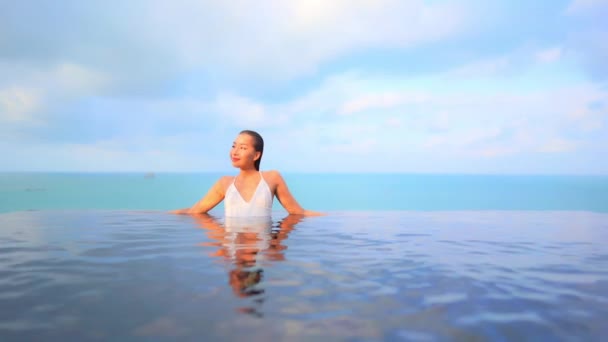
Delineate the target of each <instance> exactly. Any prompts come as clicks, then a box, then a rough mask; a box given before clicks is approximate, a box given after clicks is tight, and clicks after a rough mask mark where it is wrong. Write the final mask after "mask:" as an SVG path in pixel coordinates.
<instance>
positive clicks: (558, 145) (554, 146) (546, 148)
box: [538, 138, 579, 153]
mask: <svg viewBox="0 0 608 342" xmlns="http://www.w3.org/2000/svg"><path fill="white" fill-rule="evenodd" d="M578 145H579V143H577V142H576V141H572V140H566V139H562V138H556V139H552V140H550V141H547V142H546V143H544V144H542V145H541V146H539V148H538V151H539V152H546V153H560V152H569V151H573V150H574V149H576V147H577V146H578Z"/></svg>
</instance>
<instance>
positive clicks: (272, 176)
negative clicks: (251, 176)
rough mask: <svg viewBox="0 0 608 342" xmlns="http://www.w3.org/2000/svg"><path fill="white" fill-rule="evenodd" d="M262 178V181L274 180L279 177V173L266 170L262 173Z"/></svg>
mask: <svg viewBox="0 0 608 342" xmlns="http://www.w3.org/2000/svg"><path fill="white" fill-rule="evenodd" d="M262 176H264V179H268V178H270V179H276V178H278V177H281V173H280V172H279V171H277V170H268V171H262Z"/></svg>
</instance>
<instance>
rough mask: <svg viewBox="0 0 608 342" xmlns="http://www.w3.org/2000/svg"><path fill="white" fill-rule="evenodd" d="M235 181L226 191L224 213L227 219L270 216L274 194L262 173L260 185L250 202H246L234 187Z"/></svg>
mask: <svg viewBox="0 0 608 342" xmlns="http://www.w3.org/2000/svg"><path fill="white" fill-rule="evenodd" d="M235 180H236V177H234V180H233V181H232V184H230V186H229V187H228V190H226V196H225V197H224V209H225V210H224V211H225V216H226V217H259V216H270V215H271V212H272V199H273V196H272V193H271V192H270V187H269V186H268V184H267V183H266V181H265V180H264V177H263V176H262V173H261V172H260V182H259V183H258V186H257V188H256V189H255V192H254V193H253V196H252V197H251V199H250V200H249V202H245V200H244V199H243V197H242V196H241V194H240V193H239V191H238V190H237V189H236V186H234V181H235Z"/></svg>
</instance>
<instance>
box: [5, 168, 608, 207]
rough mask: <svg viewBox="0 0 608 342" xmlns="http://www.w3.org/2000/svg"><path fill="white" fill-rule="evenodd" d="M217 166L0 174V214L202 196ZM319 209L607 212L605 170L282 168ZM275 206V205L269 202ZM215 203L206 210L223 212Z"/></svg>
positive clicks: (168, 202) (188, 200) (175, 202)
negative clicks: (335, 170)
mask: <svg viewBox="0 0 608 342" xmlns="http://www.w3.org/2000/svg"><path fill="white" fill-rule="evenodd" d="M226 174H235V173H220V172H184V173H179V172H154V173H152V172H149V173H145V172H3V173H0V212H11V211H21V210H55V209H62V210H65V209H112V210H122V209H124V210H171V209H175V208H184V207H188V206H190V205H192V204H193V203H195V202H196V201H198V200H199V199H200V198H202V197H203V196H204V195H205V194H206V192H207V191H208V190H209V188H210V187H211V186H212V185H213V183H214V182H215V181H217V179H218V178H219V177H220V176H222V175H226ZM282 174H283V177H284V178H285V180H286V182H287V184H288V186H289V188H290V190H291V192H292V194H293V195H294V196H295V198H296V199H297V200H298V201H299V202H300V204H301V205H302V206H303V207H305V208H307V209H311V210H318V211H326V212H331V211H361V210H363V211H366V210H373V211H377V210H388V211H394V210H407V211H411V210H414V211H416V210H422V211H445V210H542V211H545V210H566V211H593V212H608V176H606V175H536V174H530V175H523V174H521V175H520V174H517V175H511V174H505V175H499V174H430V173H429V174H416V173H289V172H284V173H282ZM273 209H274V210H281V209H282V207H281V206H280V204H279V203H278V201H276V199H275V201H274V207H273ZM222 211H223V204H222V203H220V205H218V206H217V207H216V208H214V209H213V210H212V212H222Z"/></svg>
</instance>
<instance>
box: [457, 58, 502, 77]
mask: <svg viewBox="0 0 608 342" xmlns="http://www.w3.org/2000/svg"><path fill="white" fill-rule="evenodd" d="M510 64H511V61H510V59H509V57H505V56H503V57H498V58H493V59H487V60H481V61H476V62H473V63H470V64H467V65H464V66H461V67H458V68H456V69H454V70H452V71H450V72H449V75H450V76H452V77H457V78H471V77H475V78H478V77H492V76H496V75H497V74H499V73H501V72H503V71H504V70H505V69H507V68H508V67H509V66H510Z"/></svg>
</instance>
